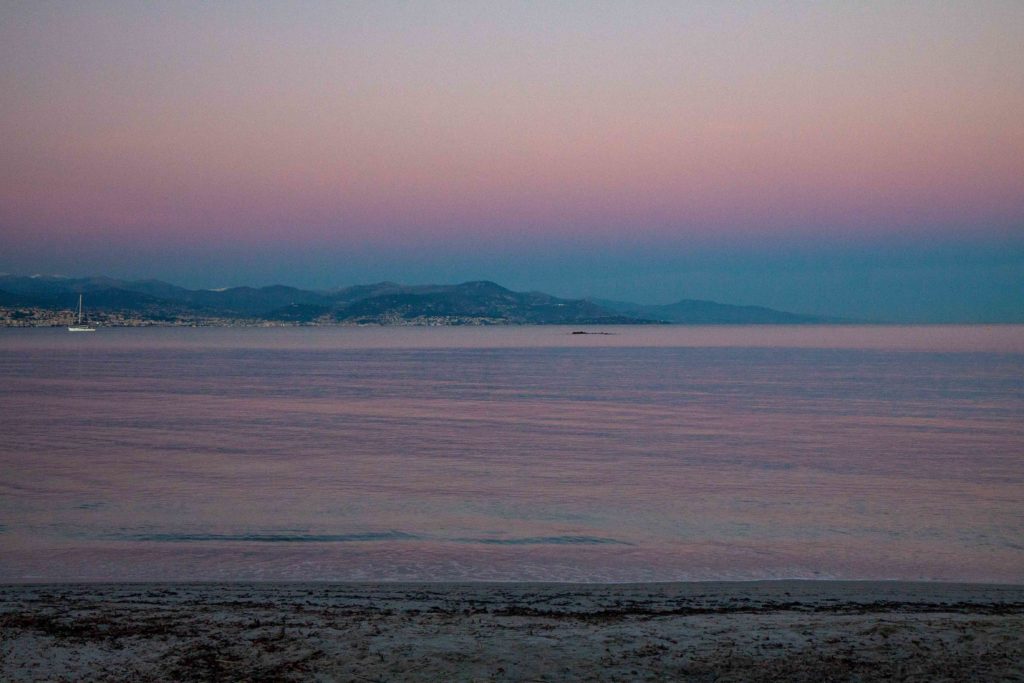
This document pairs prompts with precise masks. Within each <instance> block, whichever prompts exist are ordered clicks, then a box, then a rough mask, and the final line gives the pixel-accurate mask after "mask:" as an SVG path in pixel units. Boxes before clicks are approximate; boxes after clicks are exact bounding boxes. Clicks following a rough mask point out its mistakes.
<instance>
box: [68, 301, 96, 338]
mask: <svg viewBox="0 0 1024 683" xmlns="http://www.w3.org/2000/svg"><path fill="white" fill-rule="evenodd" d="M95 331H96V328H95V327H90V326H89V325H88V324H86V323H84V322H82V295H81V294H79V295H78V322H77V323H75V324H74V325H68V332H95Z"/></svg>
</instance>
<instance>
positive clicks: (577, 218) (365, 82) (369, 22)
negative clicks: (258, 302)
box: [0, 0, 1024, 310]
mask: <svg viewBox="0 0 1024 683" xmlns="http://www.w3.org/2000/svg"><path fill="white" fill-rule="evenodd" d="M1021 36H1024V3H1021V2H1019V1H1018V0H1007V1H995V0H985V1H978V2H938V1H929V2H901V3H891V2H865V3H804V2H773V3H768V2H760V3H755V2H733V3H719V2H686V3H680V2H648V3H627V2H600V1H594V2H545V3H525V2H507V3H496V2H494V3H492V2H472V3H470V2H421V3H400V2H346V3H337V2H315V1H309V2H280V3H276V2H270V3H255V2H252V3H249V2H228V1H225V2H218V3H206V2H184V1H182V2H115V1H108V2H86V1H83V2H77V3H60V2H42V1H40V2H9V3H5V4H4V5H3V6H2V8H0V89H2V92H3V93H4V96H3V98H0V159H2V162H0V247H3V248H0V270H6V271H14V272H25V271H36V270H43V271H47V272H67V271H74V272H77V273H90V272H99V271H103V272H108V273H110V274H114V275H117V274H125V275H140V274H143V275H144V274H155V275H159V276H163V277H167V278H172V279H173V278H175V277H178V278H181V279H183V280H185V281H188V282H191V283H193V284H209V285H211V286H219V285H224V284H240V283H260V282H268V281H276V280H281V279H284V280H288V281H290V282H295V283H296V284H302V283H303V282H306V283H313V282H316V283H324V282H328V281H329V282H332V283H335V284H345V283H347V282H351V281H353V280H356V279H368V278H379V279H383V278H388V279H396V280H410V279H432V280H445V279H452V278H467V279H468V278H471V277H488V278H494V279H498V278H505V281H507V282H510V283H511V284H519V285H521V286H525V287H533V286H537V287H540V286H548V287H550V288H552V289H555V290H558V291H559V292H561V293H563V294H566V295H569V294H581V295H582V294H591V293H595V292H597V293H604V294H606V295H612V294H615V293H617V292H620V291H624V290H623V288H624V287H625V288H626V289H628V288H629V287H633V288H634V289H636V290H637V291H640V292H641V293H643V292H645V291H647V290H648V289H652V288H654V289H657V291H658V292H660V294H657V296H656V297H655V298H673V297H678V296H680V295H683V294H687V293H695V289H694V287H695V285H696V286H698V287H697V290H696V293H700V294H701V295H703V296H708V297H712V296H717V297H722V298H729V297H739V298H743V300H744V301H747V302H750V303H762V304H773V305H778V306H782V307H785V306H786V304H787V303H790V302H792V301H794V299H793V296H792V293H793V292H796V293H800V292H802V291H804V290H806V286H804V285H803V284H800V283H798V282H797V281H796V280H793V282H792V283H791V286H790V290H789V291H790V294H787V295H783V294H779V298H778V299H771V298H758V296H757V295H758V294H759V293H761V292H764V291H766V288H765V286H764V282H763V278H761V279H758V280H753V279H750V278H748V279H747V280H746V281H744V282H743V283H741V284H742V286H739V285H737V286H732V287H731V289H730V288H729V287H725V288H724V289H719V290H716V289H715V288H714V287H713V286H711V285H710V284H708V283H712V282H715V281H716V280H715V278H718V279H717V281H718V282H725V281H726V279H727V278H728V277H733V274H735V273H739V272H741V271H744V269H745V268H746V266H742V265H732V266H730V267H729V268H730V270H729V271H728V272H727V273H726V274H724V275H723V272H725V271H722V272H719V273H717V274H716V273H713V272H710V271H707V272H705V276H704V277H703V279H696V278H694V277H691V278H689V279H686V278H684V277H682V276H681V275H679V273H681V272H682V271H681V269H682V268H683V266H682V265H679V264H678V263H677V265H675V266H673V265H672V264H671V263H668V260H670V259H668V256H669V255H671V254H674V253H677V252H682V251H685V250H687V249H689V248H690V247H692V246H693V245H702V246H703V247H707V248H710V249H715V248H723V249H733V250H736V249H744V248H745V249H747V250H748V252H749V254H748V256H750V258H754V256H756V255H757V254H761V253H765V250H767V251H769V252H770V251H772V250H778V249H781V248H783V247H782V245H791V246H795V247H801V246H803V245H805V244H806V243H813V244H815V245H819V246H822V247H828V246H829V245H832V246H833V247H834V248H835V249H845V248H847V247H848V246H849V245H856V246H857V248H876V249H878V250H880V251H878V253H879V254H881V255H883V256H885V257H886V258H887V257H888V256H887V254H888V252H891V251H893V250H894V249H906V248H910V247H913V246H914V245H917V247H919V248H921V249H927V248H930V247H931V246H932V245H933V244H935V243H943V244H949V243H952V242H957V243H963V244H967V245H971V244H977V245H981V244H987V245H989V246H991V245H1000V244H1011V245H1013V249H1014V250H1015V251H1012V252H1006V250H1005V249H1003V248H1002V247H1000V246H996V247H993V249H995V251H994V252H993V253H995V254H996V256H995V257H993V256H991V255H989V256H985V257H984V258H982V259H981V260H980V261H977V262H972V263H970V264H966V265H963V264H961V265H963V267H964V268H967V269H969V270H970V275H969V276H967V275H965V276H964V277H965V278H967V279H964V280H963V281H962V282H960V283H959V284H956V285H955V288H956V289H957V291H960V290H964V291H967V290H969V289H971V288H974V289H978V288H983V287H988V288H989V289H990V290H991V291H992V292H1005V291H1006V290H1007V284H1008V283H1009V284H1010V285H1013V284H1014V283H1016V284H1017V285H1020V283H1021V282H1024V41H1022V40H1021ZM872 245H873V246H872ZM908 245H909V246H908ZM634 247H635V248H636V249H638V250H639V251H636V250H635V253H632V256H631V257H630V258H631V259H632V260H631V261H630V262H629V264H627V265H622V264H619V265H620V266H621V271H622V274H621V277H620V279H619V280H618V281H616V282H612V281H611V280H602V281H599V280H597V279H594V277H593V275H591V276H587V277H585V276H584V275H582V273H584V272H590V273H591V274H593V273H594V272H596V271H597V270H602V269H603V271H607V270H608V268H610V267H611V266H609V265H608V264H609V263H610V261H612V260H614V259H616V258H618V257H619V256H620V254H622V253H624V250H628V249H632V248H634ZM652 253H653V254H654V255H655V256H657V257H658V258H657V259H653V260H652V259H651V258H650V257H649V255H650V254H652ZM1005 253H1013V254H1016V256H1015V260H1013V262H1012V263H1009V264H1007V263H1006V262H1005V261H1004V260H1002V256H1000V254H1005ZM368 254H371V255H373V256H372V258H375V259H376V261H374V263H375V264H376V265H374V267H372V268H370V267H369V266H366V264H367V263H370V260H371V256H368ZM424 254H427V255H430V254H432V255H434V256H432V257H431V258H433V260H430V259H427V257H426V256H424ZM481 254H482V255H484V256H486V258H484V257H483V256H481V257H480V258H479V259H477V260H476V261H472V259H474V258H477V257H478V256H480V255H481ZM531 254H532V255H536V254H543V255H545V257H550V258H549V260H548V262H547V265H545V266H543V267H544V268H547V271H545V273H547V274H546V275H545V274H544V273H542V272H541V270H543V269H542V268H541V266H538V265H537V261H536V259H535V258H534V257H533V256H531ZM579 254H586V255H587V256H588V258H591V261H592V262H593V263H590V262H588V263H584V262H583V261H580V260H579V259H577V256H578V255H579ZM663 257H664V258H663ZM691 257H692V254H691ZM844 258H845V257H844ZM203 259H205V260H203ZM516 259H519V260H518V261H517V260H516ZM574 259H575V260H574ZM658 259H661V260H660V261H658V262H657V263H655V262H654V261H656V260H658ZM985 259H987V260H985ZM471 261H472V263H471ZM749 261H750V259H749V258H748V259H747V261H744V263H747V262H749ZM599 262H600V263H603V264H605V265H603V266H601V267H600V268H598V266H596V265H593V264H596V263H599ZM257 263H259V264H262V265H261V266H260V267H256V265H254V264H257ZM453 264H454V265H453ZM494 264H499V265H502V266H503V267H504V270H502V269H501V268H496V267H495V266H494ZM364 266H366V267H364ZM616 267H619V266H616ZM820 267H821V268H824V267H825V266H824V265H822V266H820ZM879 267H882V266H879ZM884 267H886V268H888V267H889V266H884ZM922 267H925V268H926V269H928V272H929V275H928V278H931V280H928V282H932V281H950V278H949V277H946V276H945V275H944V274H943V273H942V272H941V270H942V268H944V267H945V266H941V265H939V266H936V265H934V264H932V263H931V262H929V265H927V266H922ZM571 268H575V270H576V271H577V272H578V273H581V275H579V276H578V277H576V276H574V277H575V279H573V280H572V281H570V280H569V279H566V278H562V279H561V280H560V279H559V277H560V276H559V273H562V272H563V271H567V270H568V269H571ZM211 269H214V270H216V272H217V273H218V274H219V275H218V279H216V280H214V279H213V278H208V277H207V276H206V275H204V273H208V272H211ZM630 269H632V270H630ZM673 269H674V270H673ZM936 269H938V270H936ZM986 269H987V270H986ZM655 270H657V273H655V272H654V271H655ZM705 270H706V269H705ZM964 272H967V271H964ZM196 273H199V275H196ZM316 273H319V275H316ZM507 273H511V274H513V275H515V274H521V277H519V279H518V280H517V281H513V279H512V278H511V276H509V275H508V274H507ZM588 277H589V279H588ZM737 277H739V276H737ZM807 277H810V276H807ZM858 277H861V278H862V279H863V277H868V271H867V270H863V272H862V273H861V274H860V275H859V276H858ZM872 277H873V276H872ZM545 278H546V279H545ZM652 278H654V279H656V280H657V282H656V283H655V282H654V279H652ZM207 280H210V281H209V282H207ZM856 281H857V278H847V279H844V280H842V284H839V285H836V286H837V287H851V286H857V285H856V284H854V283H855V282H856ZM876 281H877V278H876ZM897 281H898V278H896V280H893V282H897ZM641 282H647V283H648V284H647V285H641V284H640V283H641ZM734 284H735V283H734ZM627 285H628V286H627ZM700 286H703V289H700ZM723 286H724V285H723ZM779 286H780V287H782V285H779ZM913 286H914V287H915V288H916V290H915V291H917V290H920V291H927V290H929V289H930V288H931V285H927V284H925V280H920V281H917V283H916V284H914V285H913ZM950 286H951V287H952V286H953V285H950ZM904 289H906V288H905V287H904ZM1017 289H1018V290H1020V289H1022V287H1020V286H1017ZM652 291H653V290H652ZM751 294H753V295H754V296H750V295H751ZM652 296H653V295H652ZM1000 296H1003V297H1004V299H1005V297H1007V296H1010V297H1012V296H1015V295H1012V294H1000ZM787 297H788V298H787ZM908 297H909V295H908ZM1021 298H1024V297H1021ZM830 301H831V300H822V301H821V302H818V303H814V302H811V301H808V302H806V304H805V307H812V308H813V307H818V306H820V307H826V308H827V307H828V306H829V305H831V303H830ZM908 301H909V299H908ZM961 303H962V306H963V307H964V309H965V310H968V309H970V308H971V307H972V306H974V305H975V304H974V303H972V301H970V300H967V299H964V301H962V302H961ZM1011 304H1012V302H1010V299H1006V300H1005V301H1003V303H1002V304H1000V305H1002V306H1004V308H1005V306H1010V305H1011ZM936 305H939V304H936ZM864 307H866V308H870V305H868V304H865V305H864ZM1018 308H1019V306H1018Z"/></svg>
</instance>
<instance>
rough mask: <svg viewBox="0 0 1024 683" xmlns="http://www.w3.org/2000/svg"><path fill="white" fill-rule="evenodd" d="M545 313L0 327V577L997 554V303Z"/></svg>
mask: <svg viewBox="0 0 1024 683" xmlns="http://www.w3.org/2000/svg"><path fill="white" fill-rule="evenodd" d="M569 331H571V330H565V329H557V330H553V329H551V328H499V329H481V330H477V329H458V330H451V329H444V330H404V329H398V330H382V329H379V328H374V329H367V330H363V329H358V330H146V331H142V332H140V333H136V332H135V331H124V332H121V331H117V332H114V333H111V334H110V335H109V336H108V337H103V336H102V335H100V334H99V333H98V334H97V335H95V337H96V338H99V339H105V341H104V342H103V343H102V344H97V343H95V341H92V340H90V341H88V342H83V343H79V342H69V341H68V336H67V335H56V334H52V333H51V334H35V333H33V334H26V335H10V336H3V337H0V339H3V344H4V345H3V346H2V347H0V380H2V382H3V387H4V391H3V394H2V396H0V400H2V402H3V409H4V412H3V415H4V429H3V431H2V433H0V465H2V475H0V525H3V526H2V528H0V539H2V542H3V545H4V549H5V552H4V553H3V557H0V578H2V579H4V580H28V579H34V578H35V579H41V578H49V579H73V578H82V579H119V578H154V579H155V578H200V579H202V578H265V579H324V580H329V579H375V578H386V579H450V580H455V579H501V580H512V579H520V580H594V581H596V580H614V581H629V580H650V579H657V580H670V579H713V578H766V577H767V578H778V577H786V576H790V577H791V576H808V577H813V576H822V577H837V578H905V579H915V578H925V579H947V580H957V579H959V580H981V581H1008V582H1020V581H1024V550H1022V548H1024V542H1022V539H1024V528H1022V521H1021V520H1022V519H1024V515H1022V512H1024V509H1022V503H1021V501H1022V500H1024V462H1022V459H1021V457H1020V455H1021V454H1022V452H1024V448H1022V445H1024V419H1022V417H1024V395H1022V392H1021V386H1022V383H1021V381H1020V380H1021V379H1022V378H1024V360H1022V358H1021V356H1020V355H1019V351H1014V352H1012V353H1009V352H1008V351H1007V350H1008V349H1015V348H1019V347H1020V340H1021V328H1019V327H994V328H977V329H975V328H932V327H928V328H827V329H826V328H785V329H784V328H770V329H762V328H757V329H751V328H701V329H698V330H693V329H681V328H665V327H650V328H625V329H622V330H619V333H618V334H616V335H615V336H608V337H605V336H594V337H591V336H589V335H587V336H585V338H584V339H582V340H581V336H579V335H577V336H569V335H568V332H569ZM107 332H108V331H103V334H104V335H106V334H107ZM392 334H393V335H394V336H392ZM634 334H635V335H637V336H636V337H633V336H631V335H634ZM190 335H191V336H190ZM693 335H696V336H693ZM765 335H767V336H765ZM819 335H824V336H825V337H827V338H828V341H829V342H830V343H829V344H824V343H823V342H822V341H821V338H820V336H819ZM384 339H388V340H390V342H391V343H392V344H393V346H390V347H387V348H384V349H374V348H372V347H373V344H377V343H378V342H381V340H384ZM712 339H716V340H718V344H717V345H716V344H710V343H703V342H707V341H708V340H712ZM751 339H753V340H756V341H757V342H758V343H756V344H755V343H752V342H751V341H750V340H751ZM784 339H789V340H790V341H789V342H787V343H782V342H781V340H784ZM857 339H861V340H862V346H861V347H855V346H854V347H851V346H849V345H850V344H853V342H854V341H856V340H857ZM865 339H866V340H865ZM452 340H457V341H458V343H455V342H453V341H452ZM529 340H532V342H531V341H529ZM552 340H555V341H557V343H554V342H553V341H552ZM698 340H700V341H702V343H700V344H697V343H695V342H696V341H698ZM766 340H772V341H775V342H778V345H767V341H766ZM623 341H628V342H630V343H622V342H623ZM108 342H109V343H108ZM549 342H550V343H549ZM641 342H643V343H641ZM581 344H593V345H594V347H593V348H589V349H588V350H583V351H581V350H580V349H579V348H578V347H579V346H580V345H581ZM787 344H788V345H787ZM971 344H976V345H977V346H978V347H980V348H974V347H972V346H971ZM894 349H895V350H896V351H893V350H894ZM965 350H970V351H971V352H970V353H957V352H958V351H965ZM922 351H927V352H925V353H922ZM934 351H942V353H933V352H934ZM992 351H999V352H1000V353H991V352H992ZM324 538H327V539H330V540H327V541H324V540H323V539H324ZM318 539H320V540H318Z"/></svg>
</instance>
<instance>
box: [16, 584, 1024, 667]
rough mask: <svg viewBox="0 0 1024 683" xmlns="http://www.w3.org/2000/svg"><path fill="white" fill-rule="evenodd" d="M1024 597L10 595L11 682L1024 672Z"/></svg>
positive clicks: (596, 591)
mask: <svg viewBox="0 0 1024 683" xmlns="http://www.w3.org/2000/svg"><path fill="white" fill-rule="evenodd" d="M1022 672H1024V587H1021V586H998V585H968V584H937V583H902V582H900V583H896V582H893V583H888V582H814V581H777V582H752V583H746V582H743V583H687V584H631V585H571V584H316V583H309V584H118V585H114V584H53V585H7V586H3V587H0V679H3V680H5V681H39V680H110V681H114V680H239V679H245V680H257V679H258V680H343V681H348V680H352V681H385V680H416V681H437V680H465V681H492V680H493V681H560V680H607V681H630V680H699V681H703V680H707V681H711V680H719V681H721V680H736V681H739V680H777V679H784V680H807V681H811V680H814V681H821V680H858V681H873V680H893V679H895V680H929V681H935V680H950V681H953V680H1024V673H1022Z"/></svg>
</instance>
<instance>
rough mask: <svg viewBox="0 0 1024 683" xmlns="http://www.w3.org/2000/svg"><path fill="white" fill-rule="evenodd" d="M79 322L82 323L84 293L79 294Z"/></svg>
mask: <svg viewBox="0 0 1024 683" xmlns="http://www.w3.org/2000/svg"><path fill="white" fill-rule="evenodd" d="M78 324H79V325H81V324H82V295H81V294H79V295H78Z"/></svg>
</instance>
